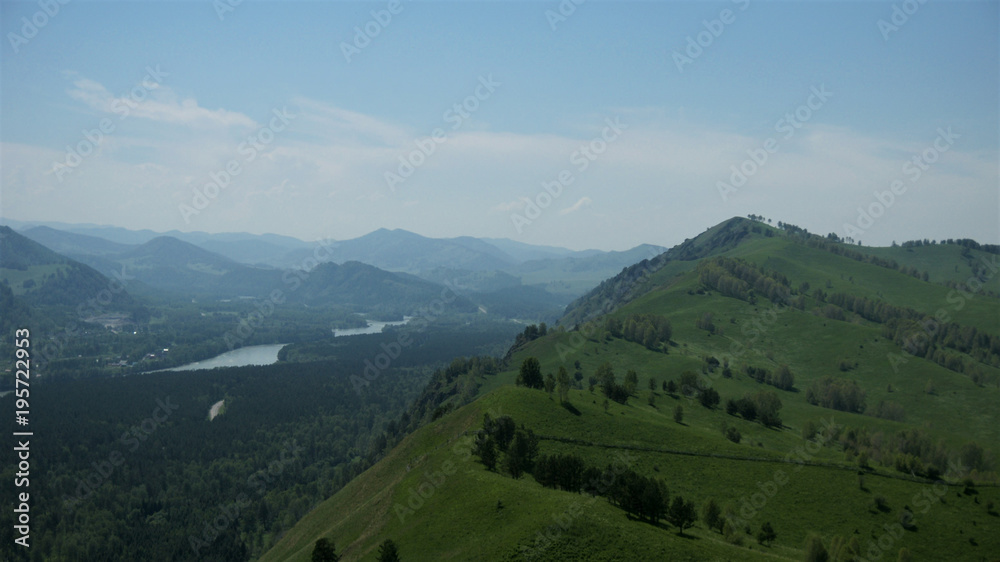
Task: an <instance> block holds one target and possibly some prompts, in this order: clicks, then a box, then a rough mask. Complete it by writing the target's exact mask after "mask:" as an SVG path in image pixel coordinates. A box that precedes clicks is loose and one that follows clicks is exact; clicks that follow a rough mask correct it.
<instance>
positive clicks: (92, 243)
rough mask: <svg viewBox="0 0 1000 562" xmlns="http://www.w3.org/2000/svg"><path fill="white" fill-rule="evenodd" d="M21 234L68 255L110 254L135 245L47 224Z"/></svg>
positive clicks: (118, 252)
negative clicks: (60, 228) (58, 228)
mask: <svg viewBox="0 0 1000 562" xmlns="http://www.w3.org/2000/svg"><path fill="white" fill-rule="evenodd" d="M21 234H23V235H24V236H26V237H28V238H30V239H32V240H34V241H35V242H38V243H39V244H42V245H44V246H46V247H48V248H51V249H52V250H53V251H56V252H58V253H60V254H63V255H67V256H76V255H89V256H109V255H114V254H121V253H123V252H126V251H128V250H130V249H131V248H133V247H134V245H131V244H120V243H118V242H112V241H110V240H107V239H105V238H100V237H97V236H89V235H87V234H78V233H74V232H68V231H65V230H56V229H54V228H50V227H47V226H36V227H33V228H29V229H27V230H25V231H23V232H21Z"/></svg>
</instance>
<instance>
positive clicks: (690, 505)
mask: <svg viewBox="0 0 1000 562" xmlns="http://www.w3.org/2000/svg"><path fill="white" fill-rule="evenodd" d="M695 518H696V516H695V510H694V502H691V501H684V498H682V497H680V496H675V497H674V501H673V502H671V503H670V522H671V523H673V524H674V525H676V526H677V528H678V529H679V530H680V534H682V535H683V534H684V529H686V528H688V527H690V526H691V524H692V523H694V521H695Z"/></svg>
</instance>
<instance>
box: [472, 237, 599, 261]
mask: <svg viewBox="0 0 1000 562" xmlns="http://www.w3.org/2000/svg"><path fill="white" fill-rule="evenodd" d="M480 240H482V241H483V242H486V243H487V244H490V245H492V246H496V247H497V248H499V249H500V250H501V251H503V252H504V253H506V254H507V255H509V256H510V257H512V258H514V259H515V260H517V261H532V260H544V259H551V258H568V257H577V258H585V257H589V256H594V255H598V254H602V253H604V252H602V251H601V250H582V251H574V250H570V249H567V248H560V247H559V246H542V245H535V244H525V243H524V242H518V241H516V240H511V239H510V238H480Z"/></svg>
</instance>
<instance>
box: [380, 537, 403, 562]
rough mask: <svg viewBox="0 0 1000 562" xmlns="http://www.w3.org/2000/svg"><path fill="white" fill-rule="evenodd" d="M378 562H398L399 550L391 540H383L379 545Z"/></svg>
mask: <svg viewBox="0 0 1000 562" xmlns="http://www.w3.org/2000/svg"><path fill="white" fill-rule="evenodd" d="M378 562H399V550H398V549H397V548H396V543H394V542H393V541H392V539H385V540H384V541H382V544H380V545H379V547H378Z"/></svg>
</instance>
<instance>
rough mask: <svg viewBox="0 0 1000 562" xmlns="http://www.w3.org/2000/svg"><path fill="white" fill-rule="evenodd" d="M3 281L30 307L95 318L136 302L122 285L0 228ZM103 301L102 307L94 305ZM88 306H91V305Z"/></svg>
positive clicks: (129, 307) (7, 229)
mask: <svg viewBox="0 0 1000 562" xmlns="http://www.w3.org/2000/svg"><path fill="white" fill-rule="evenodd" d="M0 281H2V282H3V283H4V284H5V285H7V286H8V287H9V289H10V290H11V295H10V296H8V297H7V298H8V299H10V298H15V299H16V300H17V301H19V302H20V303H22V304H24V305H27V306H32V307H34V306H50V307H62V308H72V309H74V310H79V311H83V312H80V313H79V314H84V315H85V317H84V319H86V318H87V317H89V316H91V315H100V314H104V313H110V312H125V311H131V310H132V309H133V308H134V307H135V305H136V303H135V302H134V301H133V299H132V297H131V295H129V293H128V291H127V290H126V289H125V287H123V286H122V285H121V284H120V283H117V282H115V281H112V280H111V279H109V278H107V277H105V276H103V275H101V274H100V273H98V272H97V271H96V270H94V269H93V268H91V267H89V266H87V265H84V264H82V263H79V262H76V261H74V260H71V259H69V258H67V257H66V256H63V255H61V254H58V253H56V252H54V251H52V250H50V249H49V248H46V247H45V246H43V245H41V244H39V243H38V242H35V241H34V240H31V239H29V238H27V237H25V236H22V235H21V234H18V233H17V232H15V231H14V230H12V229H11V228H10V227H7V226H0ZM98 298H100V300H101V301H106V302H103V303H102V304H100V305H93V304H92V303H94V302H96V300H97V299H98ZM88 303H91V305H89V306H88Z"/></svg>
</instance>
